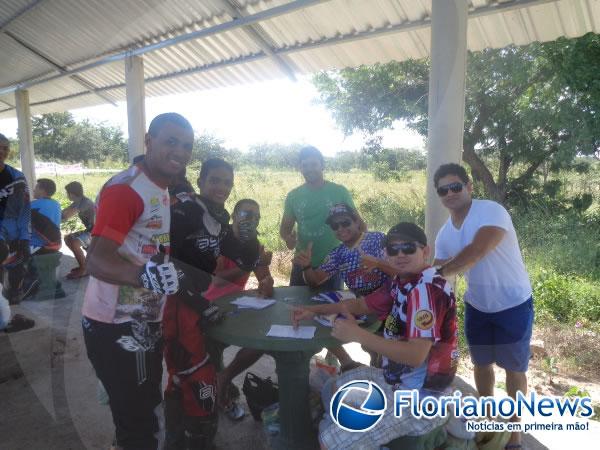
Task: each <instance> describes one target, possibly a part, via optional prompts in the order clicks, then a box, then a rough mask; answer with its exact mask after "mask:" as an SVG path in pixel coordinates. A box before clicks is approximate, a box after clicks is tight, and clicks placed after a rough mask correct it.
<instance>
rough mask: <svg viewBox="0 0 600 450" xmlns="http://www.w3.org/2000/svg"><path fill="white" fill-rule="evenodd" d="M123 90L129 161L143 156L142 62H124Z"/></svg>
mask: <svg viewBox="0 0 600 450" xmlns="http://www.w3.org/2000/svg"><path fill="white" fill-rule="evenodd" d="M125 89H126V94H127V130H128V136H129V138H128V149H127V152H128V153H129V161H130V162H132V161H133V158H135V157H136V156H138V155H143V154H144V136H145V132H146V109H145V92H144V60H143V59H142V57H141V56H131V57H129V58H127V59H126V60H125Z"/></svg>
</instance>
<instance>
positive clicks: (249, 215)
mask: <svg viewBox="0 0 600 450" xmlns="http://www.w3.org/2000/svg"><path fill="white" fill-rule="evenodd" d="M237 216H238V218H239V219H240V220H253V221H256V222H258V221H260V214H258V213H255V212H254V211H247V210H244V209H242V210H241V211H238V212H237Z"/></svg>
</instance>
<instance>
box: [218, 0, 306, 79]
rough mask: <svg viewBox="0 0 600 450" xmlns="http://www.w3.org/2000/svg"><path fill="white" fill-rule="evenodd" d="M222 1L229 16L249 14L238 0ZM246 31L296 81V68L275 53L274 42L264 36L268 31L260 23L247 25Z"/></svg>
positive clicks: (245, 15)
mask: <svg viewBox="0 0 600 450" xmlns="http://www.w3.org/2000/svg"><path fill="white" fill-rule="evenodd" d="M221 3H222V4H223V6H224V7H225V10H226V12H227V14H229V16H231V17H232V18H233V19H238V18H240V17H247V16H248V14H246V13H245V12H244V11H243V10H242V8H241V7H240V6H239V5H237V2H236V0H221ZM244 31H246V33H247V34H248V36H250V39H252V40H253V41H254V42H255V43H256V44H257V45H258V46H259V47H260V49H261V50H262V51H263V52H264V53H265V54H266V55H268V56H269V58H271V59H272V60H273V61H274V62H275V64H277V66H279V68H280V69H281V71H282V72H283V73H285V74H286V76H287V77H288V78H289V79H290V80H292V81H296V75H295V74H294V69H293V68H292V67H291V66H290V64H289V63H288V62H287V61H285V60H284V58H283V56H280V55H278V54H277V53H275V51H274V49H273V44H271V43H269V42H268V38H265V37H263V36H266V32H265V30H264V29H263V28H262V27H261V26H260V25H259V24H254V25H248V26H245V27H244Z"/></svg>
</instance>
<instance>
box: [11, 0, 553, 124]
mask: <svg viewBox="0 0 600 450" xmlns="http://www.w3.org/2000/svg"><path fill="white" fill-rule="evenodd" d="M319 1H322V0H318V1H314V2H312V3H316V2H319ZM325 1H329V0H325ZM554 2H556V0H514V1H512V2H503V3H497V4H494V5H491V6H487V7H485V8H479V9H476V10H471V11H470V12H469V15H468V17H469V19H470V18H475V17H482V16H486V15H489V14H494V13H497V12H505V11H511V10H515V9H519V8H525V7H531V6H536V5H540V4H544V3H554ZM308 6H310V5H305V6H304V8H306V7H308ZM269 11H272V10H268V11H263V12H262V13H259V14H263V13H266V12H269ZM288 12H291V11H288ZM255 16H256V15H254V16H248V18H245V19H250V18H253V17H254V18H255ZM268 18H271V17H268ZM240 20H242V19H240ZM260 20H266V19H260ZM258 21H259V20H258V19H257V20H255V21H253V22H252V23H255V22H258ZM233 22H235V21H232V22H228V23H226V24H221V25H217V26H218V27H220V26H224V25H227V24H232V23H233ZM238 26H243V24H242V25H240V24H239V23H238ZM430 26H431V19H430V18H429V17H425V18H424V19H422V20H419V21H413V22H404V23H401V24H396V25H388V26H384V27H381V28H376V29H373V30H369V31H363V32H358V33H352V34H347V35H338V36H335V37H332V38H325V39H321V40H319V41H314V42H308V43H304V44H298V45H295V46H290V47H285V48H281V49H276V50H274V52H275V54H276V55H279V56H283V55H288V54H291V53H296V52H302V51H305V50H311V49H317V48H321V47H327V46H330V45H337V44H343V43H348V42H355V41H360V40H364V39H370V38H373V37H380V36H386V35H393V34H397V33H403V32H408V31H414V30H418V29H423V28H427V27H430ZM213 28H214V27H213ZM211 30H212V28H208V29H203V30H200V32H205V33H209V34H214V33H213V31H211ZM207 35H208V34H207ZM267 57H268V55H266V54H265V53H264V52H260V53H255V54H251V55H245V56H240V57H237V58H232V59H228V60H225V61H219V62H215V63H211V64H206V65H202V66H197V67H192V68H190V69H185V70H183V71H180V72H172V73H165V74H163V75H158V76H155V77H153V78H148V79H146V83H152V82H155V81H161V80H168V79H171V78H177V77H180V76H185V75H191V74H194V73H202V72H207V71H210V70H213V69H218V68H223V67H231V66H235V65H238V64H244V63H247V62H252V61H259V60H261V59H264V58H267ZM107 62H109V61H107ZM99 63H100V61H98V62H97V63H94V64H90V65H88V66H81V67H80V68H78V69H73V70H72V71H71V72H73V73H74V72H77V71H80V70H87V69H91V68H93V67H96V66H97V65H101V64H99ZM91 66H93V67H91ZM55 78H58V76H54V77H51V78H46V79H39V80H37V82H36V83H34V84H39V83H43V82H45V81H51V80H52V79H55ZM124 86H125V84H124V83H119V84H114V85H110V86H103V87H101V88H98V89H96V90H95V91H94V92H104V91H110V90H113V89H118V88H123V87H124ZM16 87H18V86H11V87H8V88H5V89H0V95H2V94H5V93H10V92H13V91H14V89H16ZM88 94H89V93H88V92H80V93H76V94H71V95H68V96H65V97H60V98H56V99H51V100H44V101H41V102H37V103H32V105H31V106H37V105H45V104H49V103H53V102H56V101H60V100H66V99H70V98H76V97H80V96H83V95H88ZM12 109H14V108H5V109H2V110H0V114H1V113H3V112H6V111H10V110H12Z"/></svg>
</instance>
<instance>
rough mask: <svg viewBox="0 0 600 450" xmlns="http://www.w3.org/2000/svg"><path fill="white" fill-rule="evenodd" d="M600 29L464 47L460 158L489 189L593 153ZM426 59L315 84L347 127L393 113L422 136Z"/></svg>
mask: <svg viewBox="0 0 600 450" xmlns="http://www.w3.org/2000/svg"><path fill="white" fill-rule="evenodd" d="M599 73H600V35H597V34H592V33H590V34H588V35H585V36H583V37H581V38H578V39H564V38H562V39H559V40H557V41H554V42H549V43H542V44H540V43H534V44H531V45H528V46H523V47H515V46H511V47H507V48H503V49H499V50H492V49H488V50H484V51H482V52H470V53H469V55H468V68H467V81H466V108H465V129H464V141H463V160H464V161H465V162H466V163H467V164H468V165H469V166H470V167H471V171H472V174H473V177H474V178H475V179H476V180H477V181H480V182H482V184H483V186H484V189H485V191H486V195H487V196H489V197H491V198H493V199H496V200H498V201H505V200H507V197H509V196H511V195H517V194H522V193H523V192H525V191H526V190H527V188H528V187H529V186H530V183H531V181H532V179H533V176H534V174H535V173H536V171H538V170H539V169H540V167H541V166H542V165H544V164H547V165H548V167H549V168H550V169H551V170H553V171H557V170H560V169H562V168H565V167H570V166H571V165H572V164H573V163H574V161H575V157H576V156H580V155H594V154H595V155H596V157H600V114H598V111H599V110H600V77H598V74H599ZM428 78H429V61H427V60H419V61H415V60H409V61H404V62H391V63H388V64H377V65H374V66H369V67H366V66H362V67H358V68H354V69H344V70H341V71H339V72H333V73H320V74H318V75H316V76H315V77H314V83H315V85H316V87H317V89H318V90H319V92H320V96H321V100H322V101H323V103H324V104H325V105H326V106H327V107H328V108H330V109H331V110H332V111H333V115H334V118H335V120H336V121H337V123H338V124H339V125H340V126H341V128H342V129H343V130H344V132H345V133H347V134H350V133H351V132H353V131H355V130H360V131H363V132H366V133H367V134H376V133H377V132H378V131H379V130H381V129H383V128H389V127H391V126H393V124H394V122H395V121H397V120H401V121H405V122H406V123H407V125H408V126H409V127H410V128H412V129H414V130H416V131H417V132H419V133H420V134H421V135H423V136H425V135H426V134H427V104H428V98H427V95H428V83H429V79H428Z"/></svg>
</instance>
